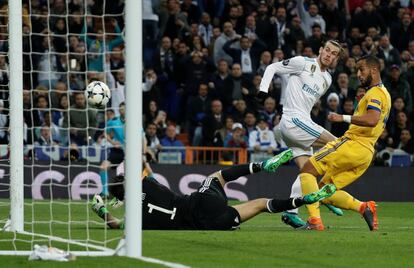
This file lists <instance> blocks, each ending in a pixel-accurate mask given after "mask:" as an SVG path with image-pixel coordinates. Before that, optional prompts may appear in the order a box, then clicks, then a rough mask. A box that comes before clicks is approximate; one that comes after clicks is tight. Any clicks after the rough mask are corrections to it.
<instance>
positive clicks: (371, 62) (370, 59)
mask: <svg viewBox="0 0 414 268" xmlns="http://www.w3.org/2000/svg"><path fill="white" fill-rule="evenodd" d="M362 60H364V61H365V62H366V63H367V65H368V66H369V67H371V68H372V67H374V68H377V69H378V71H379V70H380V69H381V63H380V61H379V59H378V58H377V57H375V56H373V55H365V56H362V57H361V58H359V59H358V60H357V63H358V62H360V61H362Z"/></svg>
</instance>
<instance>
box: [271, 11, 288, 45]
mask: <svg viewBox="0 0 414 268" xmlns="http://www.w3.org/2000/svg"><path fill="white" fill-rule="evenodd" d="M272 19H273V20H272V22H273V24H274V26H273V27H274V28H275V30H274V31H275V33H276V39H277V45H276V48H277V49H282V50H284V51H285V50H286V48H287V47H286V40H285V35H286V34H288V33H289V28H287V21H286V8H284V7H283V6H279V7H277V8H276V17H274V18H272ZM271 49H272V50H274V49H275V48H274V47H271Z"/></svg>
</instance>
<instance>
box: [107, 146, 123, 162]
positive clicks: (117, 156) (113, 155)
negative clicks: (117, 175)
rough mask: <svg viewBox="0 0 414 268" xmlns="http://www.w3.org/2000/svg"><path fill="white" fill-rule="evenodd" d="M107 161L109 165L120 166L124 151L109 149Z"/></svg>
mask: <svg viewBox="0 0 414 268" xmlns="http://www.w3.org/2000/svg"><path fill="white" fill-rule="evenodd" d="M108 161H109V162H111V164H120V163H121V162H122V161H124V150H123V149H120V148H111V149H110V151H109V156H108Z"/></svg>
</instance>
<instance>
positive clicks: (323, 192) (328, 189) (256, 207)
mask: <svg viewBox="0 0 414 268" xmlns="http://www.w3.org/2000/svg"><path fill="white" fill-rule="evenodd" d="M335 191H336V187H335V185H333V184H328V185H325V186H324V187H322V188H321V189H320V190H319V191H316V192H313V193H310V194H308V195H305V196H304V197H296V198H289V199H277V198H273V199H267V198H259V199H255V200H252V201H248V202H246V203H243V204H239V205H234V206H233V207H234V208H235V209H236V210H237V212H239V215H240V219H241V221H242V222H245V221H247V220H249V219H251V218H253V217H254V216H256V215H258V214H259V213H261V212H269V213H279V212H282V211H286V210H290V209H294V208H298V207H300V206H302V205H304V204H312V203H315V202H318V201H320V200H322V199H325V198H328V197H330V196H332V195H333V194H334V193H335Z"/></svg>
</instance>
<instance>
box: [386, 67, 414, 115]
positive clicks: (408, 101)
mask: <svg viewBox="0 0 414 268" xmlns="http://www.w3.org/2000/svg"><path fill="white" fill-rule="evenodd" d="M384 85H385V87H386V88H387V90H388V92H389V93H390V95H391V98H392V99H394V98H396V97H398V96H401V97H403V99H404V103H405V107H406V108H407V110H408V111H411V109H412V108H413V100H412V95H411V88H410V84H409V83H408V82H407V80H405V78H404V77H401V71H400V67H398V66H397V65H392V66H391V67H390V75H389V76H388V77H386V79H385V81H384Z"/></svg>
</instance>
